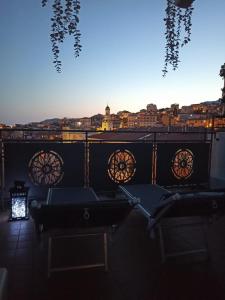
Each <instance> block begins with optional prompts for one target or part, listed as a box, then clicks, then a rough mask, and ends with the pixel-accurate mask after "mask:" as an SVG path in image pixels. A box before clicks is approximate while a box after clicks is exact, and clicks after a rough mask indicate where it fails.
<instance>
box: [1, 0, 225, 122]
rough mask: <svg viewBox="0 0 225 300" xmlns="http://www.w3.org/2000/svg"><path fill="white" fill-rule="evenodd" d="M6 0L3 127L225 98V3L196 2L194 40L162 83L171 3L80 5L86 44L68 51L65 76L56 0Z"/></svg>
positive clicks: (131, 0)
mask: <svg viewBox="0 0 225 300" xmlns="http://www.w3.org/2000/svg"><path fill="white" fill-rule="evenodd" d="M48 2H49V3H48V5H47V6H46V7H44V8H42V7H41V0H0V39H1V46H0V57H1V69H0V93H1V94H0V104H1V105H0V123H6V124H14V123H27V122H31V121H41V120H44V119H47V118H54V117H59V118H63V117H68V118H73V117H74V118H75V117H84V116H87V117H90V116H91V115H93V114H96V113H104V108H105V106H106V105H107V104H108V105H109V106H110V108H111V112H112V113H116V112H117V111H119V110H123V109H126V110H129V111H131V112H137V111H139V110H140V109H142V108H145V107H146V105H147V104H148V103H155V104H156V105H157V106H158V108H161V107H168V106H170V105H171V104H172V103H175V102H177V103H179V104H180V106H182V105H189V104H191V103H199V102H202V101H206V100H217V99H218V98H220V97H221V87H222V86H223V81H222V79H221V78H220V77H219V75H218V74H219V70H220V66H221V65H222V64H223V63H225V18H224V12H225V1H224V0H215V1H212V0H195V2H194V12H193V22H192V23H193V26H192V37H191V42H190V44H188V45H187V46H186V47H184V48H182V49H181V52H180V60H181V62H180V65H179V69H178V70H177V71H172V70H171V71H169V72H168V74H167V77H166V78H163V77H162V68H163V64H164V46H165V38H164V32H165V26H164V21H163V18H164V17H165V8H166V0H139V1H137V0H81V11H80V25H79V28H80V31H81V34H82V36H81V44H82V46H83V49H82V52H81V54H80V57H79V58H77V59H74V56H73V45H72V42H73V40H72V38H69V37H68V38H67V39H66V40H65V42H64V44H63V45H62V48H61V54H60V58H61V61H62V64H63V66H62V73H61V74H58V73H57V72H56V71H55V68H54V66H53V64H52V60H53V58H52V52H51V43H50V39H49V33H50V25H51V23H50V17H51V12H52V11H51V5H52V1H51V0H49V1H48Z"/></svg>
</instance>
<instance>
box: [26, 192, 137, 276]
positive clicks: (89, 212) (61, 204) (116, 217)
mask: <svg viewBox="0 0 225 300" xmlns="http://www.w3.org/2000/svg"><path fill="white" fill-rule="evenodd" d="M135 204H136V202H135V201H130V200H127V199H123V200H99V198H98V197H97V195H96V194H95V192H94V191H93V189H92V188H84V187H72V188H50V189H49V190H48V195H47V202H46V203H45V204H42V205H37V206H36V207H33V208H32V210H31V214H32V216H33V218H34V220H35V224H36V228H39V227H40V225H41V227H42V230H43V231H50V233H51V234H50V236H49V239H48V276H50V274H51V272H56V271H64V270H73V269H86V268H93V267H104V268H105V271H107V270H108V250H107V234H108V232H109V229H110V228H112V226H113V225H118V224H119V223H120V222H122V221H123V220H124V219H125V217H126V216H127V215H128V213H129V212H130V210H131V209H132V208H133V206H134V205H135ZM58 229H59V230H60V232H62V234H61V233H60V234H58ZM71 229H72V231H73V232H72V234H68V230H70V232H71ZM65 236H66V238H86V237H96V240H97V236H98V237H100V236H103V249H104V261H103V262H95V263H88V264H82V265H75V266H74V265H73V266H67V267H53V266H52V243H53V239H56V238H60V237H61V238H65ZM65 255H66V250H65Z"/></svg>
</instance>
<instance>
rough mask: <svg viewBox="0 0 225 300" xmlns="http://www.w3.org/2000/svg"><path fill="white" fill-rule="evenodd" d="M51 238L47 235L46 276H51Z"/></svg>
mask: <svg viewBox="0 0 225 300" xmlns="http://www.w3.org/2000/svg"><path fill="white" fill-rule="evenodd" d="M51 263H52V238H51V237H48V278H49V277H50V276H51Z"/></svg>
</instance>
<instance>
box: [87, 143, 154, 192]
mask: <svg viewBox="0 0 225 300" xmlns="http://www.w3.org/2000/svg"><path fill="white" fill-rule="evenodd" d="M110 160H111V162H112V165H113V160H114V162H115V169H114V170H115V173H113V172H111V173H110V172H109V169H110ZM123 161H124V162H123ZM132 162H134V165H133V166H132ZM113 175H115V177H113ZM113 178H115V181H116V182H115V181H114V180H113ZM123 179H124V180H125V182H124V181H123ZM151 182H152V144H150V143H143V144H140V143H102V144H90V185H91V186H92V187H94V188H95V189H102V190H110V189H111V190H113V189H116V188H117V186H118V184H135V183H151Z"/></svg>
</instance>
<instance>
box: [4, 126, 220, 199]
mask: <svg viewBox="0 0 225 300" xmlns="http://www.w3.org/2000/svg"><path fill="white" fill-rule="evenodd" d="M0 134H1V135H0V138H1V160H0V161H1V162H0V163H1V195H2V196H1V197H2V199H3V197H4V195H6V194H7V192H8V190H9V188H10V186H12V185H13V182H14V181H15V180H23V181H25V182H26V185H27V186H29V187H30V192H29V195H30V197H31V198H32V197H36V198H42V197H45V195H46V192H47V189H48V187H51V186H64V187H66V186H68V187H69V186H92V187H93V188H94V189H95V190H97V191H101V190H115V189H116V188H117V186H118V184H136V183H153V184H155V183H156V184H159V185H163V186H187V185H189V186H190V185H192V186H193V185H201V184H207V183H208V182H209V174H210V161H211V147H212V139H213V135H214V134H215V132H214V131H212V130H210V131H200V132H199V131H193V132H164V131H159V132H154V131H117V132H115V131H111V132H104V133H102V132H95V131H78V130H30V129H23V130H13V129H11V130H10V129H8V130H6V129H4V130H1V131H0Z"/></svg>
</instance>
